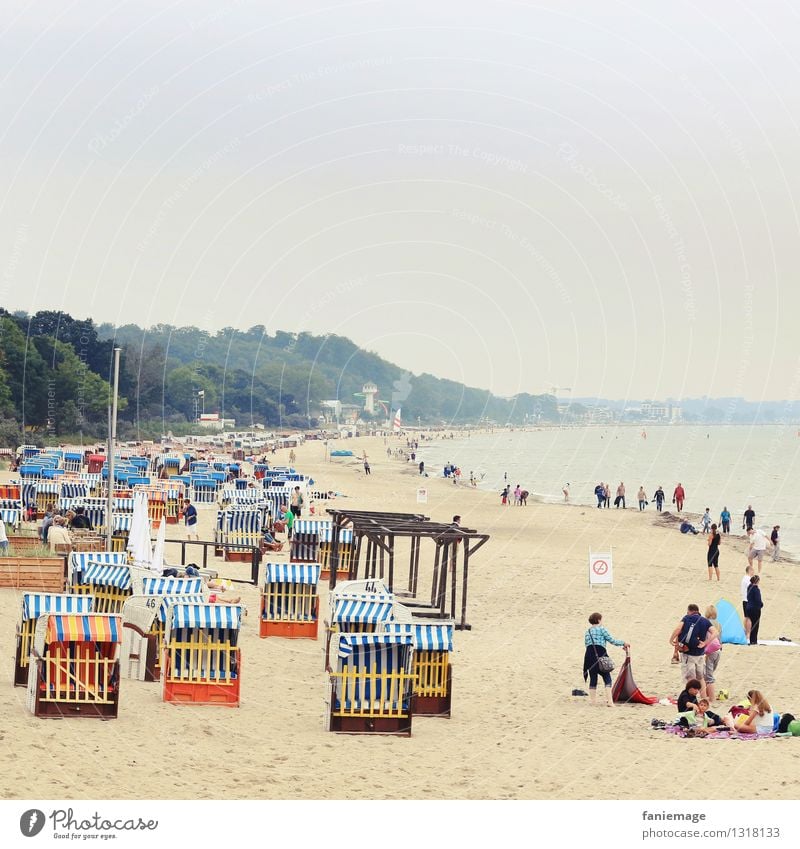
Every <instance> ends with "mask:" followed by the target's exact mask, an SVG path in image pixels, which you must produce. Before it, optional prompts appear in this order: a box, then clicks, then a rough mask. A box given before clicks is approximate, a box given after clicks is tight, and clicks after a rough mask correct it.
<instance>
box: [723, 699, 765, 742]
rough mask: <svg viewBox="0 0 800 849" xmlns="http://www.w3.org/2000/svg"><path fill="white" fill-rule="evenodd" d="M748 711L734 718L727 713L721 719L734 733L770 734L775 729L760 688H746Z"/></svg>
mask: <svg viewBox="0 0 800 849" xmlns="http://www.w3.org/2000/svg"><path fill="white" fill-rule="evenodd" d="M747 698H748V699H749V700H750V711H749V712H748V714H747V716H746V717H745V716H744V715H743V714H742V715H741V716H739V717H737V718H736V719H734V718H733V716H731V714H728V715H727V716H726V717H725V718H724V719H723V720H722V721H723V722H724V723H725V725H727V726H728V728H730V730H731V731H732V732H733V733H734V734H737V733H738V734H772V732H773V731H774V730H775V719H774V716H775V715H774V714H773V712H772V708H771V707H770V704H769V702H768V701H767V700H766V699H765V698H764V694H763V693H762V692H761V691H760V690H748V692H747Z"/></svg>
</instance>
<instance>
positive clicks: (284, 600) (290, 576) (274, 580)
mask: <svg viewBox="0 0 800 849" xmlns="http://www.w3.org/2000/svg"><path fill="white" fill-rule="evenodd" d="M319 573H320V567H319V564H318V563H267V565H266V570H265V575H264V585H263V587H262V589H261V622H260V630H259V634H260V636H262V637H289V638H292V639H295V638H307V639H312V640H316V639H317V632H318V626H319V596H318V595H317V588H318V585H319Z"/></svg>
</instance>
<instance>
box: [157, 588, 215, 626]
mask: <svg viewBox="0 0 800 849" xmlns="http://www.w3.org/2000/svg"><path fill="white" fill-rule="evenodd" d="M153 598H157V600H158V614H157V615H158V621H159V622H163V623H164V624H165V625H166V624H167V622H169V621H171V617H170V611H171V609H172V607H173V606H174V605H176V604H191V605H201V604H202V605H208V595H207V594H203V593H187V594H185V595H179V594H176V595H163V596H155V597H153Z"/></svg>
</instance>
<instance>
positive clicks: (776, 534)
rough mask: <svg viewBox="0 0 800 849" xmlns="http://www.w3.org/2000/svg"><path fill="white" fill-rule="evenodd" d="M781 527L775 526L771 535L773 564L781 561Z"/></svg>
mask: <svg viewBox="0 0 800 849" xmlns="http://www.w3.org/2000/svg"><path fill="white" fill-rule="evenodd" d="M780 531H781V526H780V525H775V526H774V527H773V528H772V533H771V534H770V536H769V538H770V542H771V543H772V562H773V563H777V562H778V561H779V560H780V559H781V533H780Z"/></svg>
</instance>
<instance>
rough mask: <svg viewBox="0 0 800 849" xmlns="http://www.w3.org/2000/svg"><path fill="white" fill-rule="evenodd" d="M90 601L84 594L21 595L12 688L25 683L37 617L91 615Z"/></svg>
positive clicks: (89, 597) (23, 685)
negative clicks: (64, 614)
mask: <svg viewBox="0 0 800 849" xmlns="http://www.w3.org/2000/svg"><path fill="white" fill-rule="evenodd" d="M93 604H94V599H93V598H92V597H91V596H87V595H66V594H63V593H23V595H22V613H21V615H20V619H19V622H18V623H17V634H16V637H17V640H16V642H17V650H16V655H15V658H14V686H15V687H25V686H27V684H28V661H29V658H30V654H31V650H32V649H33V634H34V631H35V629H36V623H37V622H38V621H39V617H40V616H42V615H44V614H45V613H91V612H92V605H93Z"/></svg>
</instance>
